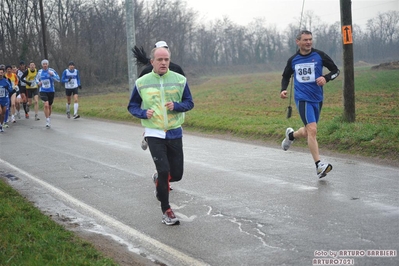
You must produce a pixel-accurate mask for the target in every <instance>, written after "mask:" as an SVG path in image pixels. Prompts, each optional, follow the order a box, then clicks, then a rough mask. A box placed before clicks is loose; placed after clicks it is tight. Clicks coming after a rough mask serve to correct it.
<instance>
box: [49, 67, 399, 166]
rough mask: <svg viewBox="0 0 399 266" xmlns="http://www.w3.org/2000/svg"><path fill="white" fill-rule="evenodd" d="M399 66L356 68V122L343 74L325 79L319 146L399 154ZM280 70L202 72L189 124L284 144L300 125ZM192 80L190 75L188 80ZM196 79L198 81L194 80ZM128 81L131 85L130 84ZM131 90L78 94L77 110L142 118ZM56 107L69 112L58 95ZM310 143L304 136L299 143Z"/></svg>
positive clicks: (107, 116)
mask: <svg viewBox="0 0 399 266" xmlns="http://www.w3.org/2000/svg"><path fill="white" fill-rule="evenodd" d="M398 81H399V70H379V71H375V70H370V68H364V67H363V68H357V69H356V70H355V96H356V103H355V105H356V122H354V123H346V122H344V121H343V118H342V117H343V112H344V109H343V91H342V90H343V89H342V88H343V76H342V75H341V76H340V77H338V78H337V79H336V80H334V81H331V82H329V83H327V85H326V86H325V88H324V92H325V101H324V105H323V110H322V113H321V119H320V122H319V127H318V135H317V138H318V141H319V146H320V148H323V149H329V150H332V151H335V152H341V153H347V154H358V155H363V156H369V157H378V158H387V159H394V160H396V159H397V158H398V154H399V109H398V108H397V107H398V106H399V82H398ZM280 82H281V73H259V74H245V75H231V76H221V77H213V76H212V77H209V78H206V77H202V78H201V83H200V84H199V85H192V86H190V88H191V91H192V94H193V97H194V102H195V107H194V109H193V110H191V111H190V112H188V113H187V115H186V122H185V124H184V127H185V130H190V131H196V132H203V133H211V134H212V133H217V134H222V135H223V134H228V135H233V136H236V137H239V138H243V139H250V140H262V141H265V142H269V143H275V144H276V145H280V143H281V140H282V138H284V132H285V128H286V127H288V126H290V127H293V128H294V129H297V128H299V127H301V126H302V122H301V121H300V119H299V116H298V114H297V111H296V109H295V107H294V110H293V116H292V118H290V119H287V118H286V111H285V110H286V107H287V106H288V99H287V100H282V99H280V96H279V95H280ZM189 84H190V80H189ZM195 84H197V82H196V83H195ZM126 87H127V86H126ZM129 96H130V95H129V93H128V92H124V93H109V94H97V95H96V96H82V95H81V97H80V105H79V113H80V114H81V115H82V116H84V117H97V118H105V119H111V120H118V121H131V122H133V123H137V124H139V123H140V121H139V120H138V119H136V118H134V117H132V116H131V115H130V114H129V113H128V112H127V109H126V106H127V104H128V101H129ZM53 108H54V111H56V112H61V113H64V112H65V99H64V98H57V99H56V100H55V103H54V107H53ZM295 145H296V146H297V145H300V146H303V147H306V142H305V141H298V142H296V144H295Z"/></svg>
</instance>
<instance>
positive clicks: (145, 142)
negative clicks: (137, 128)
mask: <svg viewBox="0 0 399 266" xmlns="http://www.w3.org/2000/svg"><path fill="white" fill-rule="evenodd" d="M141 148H142V149H143V151H145V150H146V149H147V148H148V143H147V141H146V139H145V138H144V139H143V141H142V142H141Z"/></svg>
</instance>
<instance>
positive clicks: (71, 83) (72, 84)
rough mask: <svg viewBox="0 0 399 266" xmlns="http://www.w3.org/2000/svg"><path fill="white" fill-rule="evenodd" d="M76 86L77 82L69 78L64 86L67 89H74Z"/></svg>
mask: <svg viewBox="0 0 399 266" xmlns="http://www.w3.org/2000/svg"><path fill="white" fill-rule="evenodd" d="M77 87H78V83H77V82H76V79H71V80H70V81H68V82H67V83H65V88H67V89H74V88H77Z"/></svg>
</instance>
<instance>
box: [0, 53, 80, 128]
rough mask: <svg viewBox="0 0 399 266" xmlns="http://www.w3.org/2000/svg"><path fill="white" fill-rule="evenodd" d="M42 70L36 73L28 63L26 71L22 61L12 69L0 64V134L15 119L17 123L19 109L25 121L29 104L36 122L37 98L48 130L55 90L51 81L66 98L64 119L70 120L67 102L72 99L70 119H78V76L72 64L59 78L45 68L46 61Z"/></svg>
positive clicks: (42, 63) (37, 115) (31, 64)
mask: <svg viewBox="0 0 399 266" xmlns="http://www.w3.org/2000/svg"><path fill="white" fill-rule="evenodd" d="M41 66H42V68H41V69H40V70H38V69H37V68H36V64H35V63H34V62H33V61H32V62H30V63H29V65H28V67H27V66H26V64H25V62H24V61H20V62H19V67H17V66H16V65H7V66H6V65H4V64H0V132H4V128H8V127H9V122H10V124H13V123H16V122H17V120H16V119H21V106H22V109H23V112H24V113H25V115H24V116H25V119H29V112H30V108H31V106H32V104H33V105H34V113H35V118H34V119H35V121H39V120H40V118H39V97H40V99H41V100H42V102H43V111H44V114H45V117H46V127H48V128H49V127H50V126H51V121H50V117H51V111H52V104H53V101H54V94H55V87H54V81H57V82H62V83H64V86H65V94H66V98H67V103H66V115H67V117H68V118H70V117H71V115H70V114H71V108H70V105H71V98H72V95H73V98H74V110H73V111H74V112H73V113H74V114H73V118H74V119H77V118H79V117H80V115H79V114H78V108H79V103H78V90H79V89H81V88H82V86H81V83H80V74H79V71H78V70H77V69H75V64H74V62H72V61H71V62H69V63H68V68H67V69H65V70H64V71H63V73H62V76H61V78H60V76H59V75H58V74H57V72H56V71H55V70H54V69H52V68H49V61H48V60H47V59H44V60H42V62H41Z"/></svg>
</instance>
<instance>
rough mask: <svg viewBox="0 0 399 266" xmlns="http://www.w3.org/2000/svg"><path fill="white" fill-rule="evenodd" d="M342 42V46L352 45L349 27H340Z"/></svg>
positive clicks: (350, 28) (350, 27)
mask: <svg viewBox="0 0 399 266" xmlns="http://www.w3.org/2000/svg"><path fill="white" fill-rule="evenodd" d="M342 40H343V41H344V44H352V43H353V39H352V26H351V25H346V26H342Z"/></svg>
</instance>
